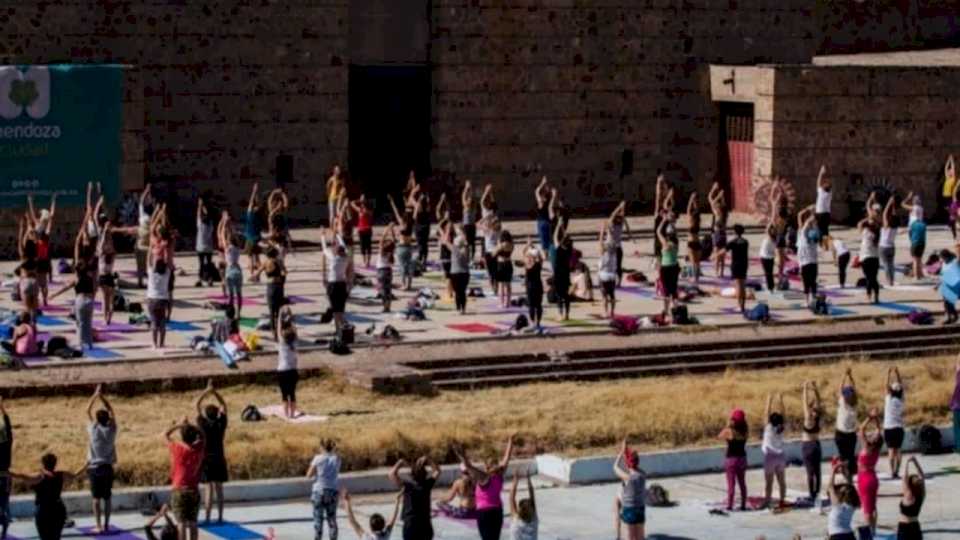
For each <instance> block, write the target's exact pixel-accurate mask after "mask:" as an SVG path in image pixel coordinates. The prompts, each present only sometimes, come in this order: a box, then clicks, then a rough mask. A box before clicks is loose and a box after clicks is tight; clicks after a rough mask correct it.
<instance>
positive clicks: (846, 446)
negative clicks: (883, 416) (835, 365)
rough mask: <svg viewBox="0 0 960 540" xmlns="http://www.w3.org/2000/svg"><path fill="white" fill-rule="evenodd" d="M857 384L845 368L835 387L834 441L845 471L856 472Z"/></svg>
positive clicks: (849, 371)
mask: <svg viewBox="0 0 960 540" xmlns="http://www.w3.org/2000/svg"><path fill="white" fill-rule="evenodd" d="M857 402H858V396H857V386H856V383H855V382H854V380H853V371H852V370H851V369H850V368H847V369H846V371H845V372H844V374H843V377H842V378H841V379H840V385H839V388H837V419H836V426H835V431H834V442H835V444H836V446H837V455H838V456H839V458H840V460H841V461H843V463H844V464H845V465H846V466H847V472H849V473H850V474H851V475H852V474H857V426H858V425H859V424H858V421H857Z"/></svg>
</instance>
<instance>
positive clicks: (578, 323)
mask: <svg viewBox="0 0 960 540" xmlns="http://www.w3.org/2000/svg"><path fill="white" fill-rule="evenodd" d="M549 320H550V321H552V322H555V323H558V324H559V325H560V326H567V327H570V328H579V327H590V328H601V327H604V326H607V325H606V324H597V323H593V322H590V321H585V320H583V319H570V320H567V321H564V320H559V319H552V318H551V319H549Z"/></svg>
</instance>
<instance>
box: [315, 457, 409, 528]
mask: <svg viewBox="0 0 960 540" xmlns="http://www.w3.org/2000/svg"><path fill="white" fill-rule="evenodd" d="M320 446H321V448H323V452H321V453H320V454H317V455H316V456H314V457H313V461H311V462H310V467H309V468H308V469H307V478H310V479H313V489H312V490H311V493H310V502H311V503H312V504H313V530H314V532H315V535H314V538H315V539H316V540H321V539H322V538H323V522H324V521H326V522H327V524H328V525H329V529H330V538H332V539H334V540H336V538H337V532H338V529H337V502H338V499H339V494H340V456H338V455H337V453H336V449H337V443H336V441H334V440H333V439H321V440H320ZM390 525H391V527H392V526H393V523H391V524H390ZM355 530H356V529H355ZM388 536H389V533H388Z"/></svg>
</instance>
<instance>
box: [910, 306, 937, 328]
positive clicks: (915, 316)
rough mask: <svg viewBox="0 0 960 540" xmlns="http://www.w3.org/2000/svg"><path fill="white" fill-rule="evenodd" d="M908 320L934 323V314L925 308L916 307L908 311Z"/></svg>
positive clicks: (919, 322) (915, 322)
mask: <svg viewBox="0 0 960 540" xmlns="http://www.w3.org/2000/svg"><path fill="white" fill-rule="evenodd" d="M907 320H908V321H910V322H911V323H912V324H933V314H932V313H930V312H929V311H926V310H923V309H915V310H913V311H911V312H910V313H907Z"/></svg>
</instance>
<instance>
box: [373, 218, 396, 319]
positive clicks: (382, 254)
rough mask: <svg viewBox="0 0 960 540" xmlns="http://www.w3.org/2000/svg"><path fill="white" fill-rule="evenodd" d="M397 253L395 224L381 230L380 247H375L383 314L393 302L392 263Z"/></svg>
mask: <svg viewBox="0 0 960 540" xmlns="http://www.w3.org/2000/svg"><path fill="white" fill-rule="evenodd" d="M396 251H397V229H396V224H395V223H390V224H388V225H387V226H386V227H384V228H383V232H382V233H381V234H380V245H379V246H377V263H376V267H377V288H378V289H379V291H378V294H379V295H380V302H381V304H382V305H383V312H384V313H389V312H390V305H391V303H392V301H393V263H394V261H395V259H396V258H395V256H394V254H395V253H396Z"/></svg>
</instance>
